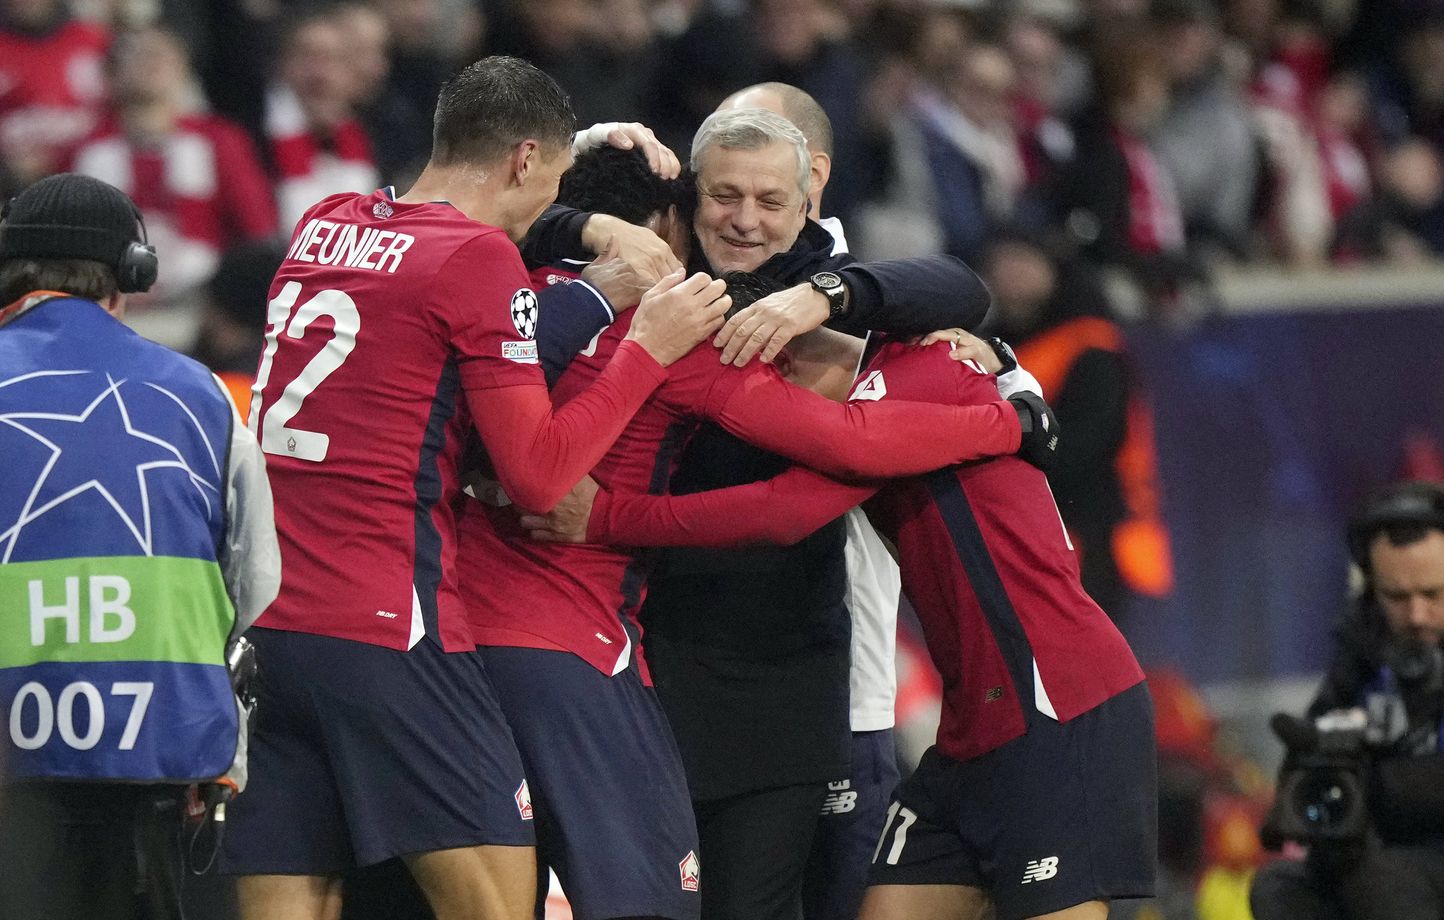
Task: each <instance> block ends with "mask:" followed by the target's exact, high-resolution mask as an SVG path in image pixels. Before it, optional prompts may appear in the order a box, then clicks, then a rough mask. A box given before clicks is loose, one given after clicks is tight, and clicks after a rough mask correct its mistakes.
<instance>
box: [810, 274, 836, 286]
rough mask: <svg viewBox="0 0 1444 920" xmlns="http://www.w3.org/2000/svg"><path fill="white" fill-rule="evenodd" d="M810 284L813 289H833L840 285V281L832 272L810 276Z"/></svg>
mask: <svg viewBox="0 0 1444 920" xmlns="http://www.w3.org/2000/svg"><path fill="white" fill-rule="evenodd" d="M812 283H813V285H814V286H815V287H820V288H835V287H839V286H841V284H842V279H841V278H839V277H838V276H837V275H835V274H833V273H832V272H818V273H817V274H815V275H813V276H812Z"/></svg>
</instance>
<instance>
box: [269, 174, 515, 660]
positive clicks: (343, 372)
mask: <svg viewBox="0 0 1444 920" xmlns="http://www.w3.org/2000/svg"><path fill="white" fill-rule="evenodd" d="M493 282H494V283H495V284H498V285H500V288H501V289H503V290H504V289H506V288H507V287H508V286H509V287H510V290H505V293H503V294H500V295H498V294H497V291H496V290H492V289H491V288H490V284H491V283H493ZM524 283H525V274H524V269H523V268H522V265H521V260H520V256H519V255H518V254H517V252H516V248H515V247H514V246H513V245H512V244H511V243H510V241H509V240H507V239H506V237H505V235H504V234H503V233H502V231H500V230H498V229H496V228H492V227H487V226H485V225H482V224H479V223H477V222H475V221H472V220H470V219H468V218H467V217H465V216H464V215H463V214H461V213H460V212H459V211H457V210H456V209H455V208H453V207H452V206H451V205H449V204H446V203H444V202H432V203H424V204H403V203H401V202H397V201H394V200H391V199H390V197H389V195H388V194H387V193H385V192H376V193H373V194H370V195H355V194H345V195H336V196H332V197H330V198H327V199H325V200H324V201H322V202H320V203H318V204H317V205H315V206H314V207H313V208H312V209H311V210H310V211H308V212H307V213H306V215H305V216H304V217H303V218H302V220H301V221H300V222H299V223H298V225H297V230H296V234H295V236H294V237H293V239H292V243H291V246H290V249H289V251H288V253H287V256H286V259H285V261H284V262H283V263H282V265H281V268H280V270H279V271H278V272H277V275H276V278H275V280H274V282H273V283H272V286H271V290H270V305H269V309H268V312H267V323H268V325H267V329H266V343H265V349H264V351H263V353H262V357H261V364H260V369H259V372H258V375H257V380H256V384H255V387H254V390H253V393H254V397H253V402H252V407H251V415H250V421H249V423H250V425H251V427H252V429H253V430H255V431H256V432H257V434H258V436H259V438H260V441H261V445H262V448H263V449H264V451H265V452H266V454H267V461H268V470H269V473H270V478H271V483H272V488H273V490H274V492H275V498H276V525H277V531H278V534H279V536H280V540H281V550H282V565H283V575H282V577H283V584H282V588H281V594H280V596H279V597H278V598H277V600H276V602H275V603H274V604H273V605H272V606H271V608H270V609H269V610H268V611H267V612H266V614H265V615H264V616H263V618H262V619H261V620H260V621H259V625H261V626H269V627H274V628H281V629H291V630H298V631H302V632H314V633H321V634H326V635H334V636H339V637H343V638H350V639H357V640H360V641H366V642H372V643H376V644H381V645H387V646H391V647H394V648H407V647H410V646H411V645H414V644H415V642H416V641H417V640H418V639H419V638H420V636H421V635H422V634H423V633H424V634H429V635H431V636H432V637H433V638H434V639H437V640H438V641H442V642H443V644H444V647H446V648H448V649H456V648H465V647H469V645H470V642H469V635H468V632H467V630H466V628H465V623H464V617H463V616H462V614H461V610H460V603H459V600H458V598H457V596H456V588H455V579H454V575H453V574H452V573H453V564H452V562H453V558H454V544H455V535H454V523H453V520H452V511H451V507H450V502H451V499H452V497H453V496H454V493H455V491H456V488H457V473H456V467H457V459H458V453H459V440H460V438H459V436H460V434H461V431H462V430H463V427H464V426H465V425H466V424H467V423H468V419H469V416H468V415H467V413H466V412H465V411H464V399H463V395H462V388H461V383H462V378H463V377H467V378H468V380H472V379H475V377H476V375H477V374H478V371H477V370H476V368H475V367H472V368H466V367H464V365H465V364H466V363H467V362H468V361H469V360H470V359H472V357H473V356H474V355H475V354H478V353H480V352H481V350H482V348H483V345H482V344H481V340H480V338H479V332H478V330H477V329H475V328H472V327H471V322H472V319H471V317H470V316H469V311H468V310H467V309H466V306H467V305H468V304H473V303H474V304H477V305H480V304H481V303H482V302H483V301H484V300H485V299H486V298H488V297H491V298H492V299H495V298H496V297H497V296H500V297H501V299H502V300H503V301H505V299H506V297H507V296H508V295H510V294H511V292H512V290H515V289H516V288H517V287H518V286H519V285H524ZM462 285H470V286H471V287H472V288H473V289H472V290H469V291H468V290H462V289H460V286H462ZM528 293H529V292H528ZM496 309H498V308H493V311H495V310H496ZM499 309H501V310H503V311H504V310H505V307H504V306H502V307H500V308H499ZM521 325H522V323H520V322H518V323H517V326H518V330H520V327H521ZM516 338H518V339H523V341H520V342H507V343H500V346H501V347H500V349H498V350H500V351H502V352H503V353H504V352H505V349H506V348H507V347H510V348H511V349H512V354H510V355H505V356H506V357H510V358H512V360H514V361H521V362H530V363H534V362H535V343H534V342H529V341H525V339H526V338H527V337H526V336H524V335H521V334H520V333H519V334H518V335H517V336H516ZM490 344H491V346H493V347H495V346H496V345H497V343H490ZM488 366H489V365H488ZM481 373H482V374H483V376H484V374H485V373H486V372H481ZM536 376H537V380H538V381H539V380H540V374H539V373H538V374H537V375H536ZM468 386H471V384H470V383H469V382H468Z"/></svg>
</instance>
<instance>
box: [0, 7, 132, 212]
mask: <svg viewBox="0 0 1444 920" xmlns="http://www.w3.org/2000/svg"><path fill="white" fill-rule="evenodd" d="M109 44H110V35H109V33H108V31H107V30H106V29H105V28H104V27H102V26H98V25H95V24H93V23H87V22H79V21H77V20H75V19H72V18H71V16H70V11H69V8H68V6H67V4H66V3H65V0H0V162H3V163H4V165H5V167H6V170H7V171H8V172H10V173H11V175H12V180H11V181H12V182H13V184H15V185H20V186H23V185H27V184H29V183H30V182H33V181H35V180H36V179H39V178H40V177H41V176H44V175H46V174H47V173H52V172H55V171H56V170H57V169H59V167H60V165H61V160H62V158H63V156H64V154H65V152H66V150H68V149H69V148H70V146H71V145H73V144H74V143H75V142H76V141H79V140H80V139H81V138H83V137H85V136H86V135H87V134H89V133H90V132H91V131H92V130H93V129H94V128H95V124H96V121H97V119H98V118H99V116H100V110H101V106H102V103H103V101H104V96H105V87H104V82H103V80H102V78H101V66H102V60H103V59H104V57H105V49H106V46H107V45H109Z"/></svg>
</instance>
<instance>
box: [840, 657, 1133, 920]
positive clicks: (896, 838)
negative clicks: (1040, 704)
mask: <svg viewBox="0 0 1444 920" xmlns="http://www.w3.org/2000/svg"><path fill="white" fill-rule="evenodd" d="M1157 853H1158V780H1157V753H1156V749H1155V742H1154V737H1153V704H1152V702H1151V701H1150V699H1149V696H1148V688H1147V685H1145V684H1143V683H1139V684H1137V685H1136V686H1134V687H1132V688H1130V689H1128V690H1125V691H1124V692H1123V693H1120V694H1118V695H1117V696H1115V697H1113V698H1111V699H1109V700H1107V701H1105V702H1103V703H1102V704H1100V705H1098V706H1095V707H1094V708H1093V709H1090V710H1089V711H1088V712H1085V713H1083V714H1082V715H1080V716H1078V717H1077V718H1075V719H1072V720H1071V721H1068V722H1065V723H1058V722H1056V721H1054V720H1052V719H1050V718H1048V717H1047V716H1044V715H1042V714H1038V713H1034V714H1032V717H1030V725H1029V728H1028V732H1027V734H1025V735H1023V736H1022V737H1020V738H1015V739H1014V740H1012V741H1009V742H1008V743H1007V744H1005V745H1003V746H1002V747H1000V748H998V749H996V750H993V751H989V752H988V753H986V754H982V755H980V756H978V757H974V758H973V759H971V760H968V761H957V760H953V759H952V758H950V757H946V756H944V755H943V754H941V753H939V752H938V749H937V748H936V747H933V748H929V749H928V751H927V753H926V754H924V755H923V759H922V762H921V763H920V764H919V765H918V769H917V771H916V772H915V773H914V774H913V775H912V776H911V777H909V778H908V779H907V780H906V781H904V782H903V784H902V785H901V786H900V787H899V788H898V792H897V795H896V796H894V798H893V804H892V805H891V806H890V807H889V809H888V815H887V822H886V824H885V825H884V828H883V833H882V837H881V838H880V839H879V840H878V842H877V847H876V849H875V851H874V852H873V860H872V873H871V875H870V877H869V879H868V882H869V884H872V885H967V886H970V887H974V888H981V889H983V890H984V891H986V892H987V893H988V894H989V896H990V897H991V898H992V900H993V903H994V904H995V906H996V909H997V917H998V920H1022V918H1025V917H1036V916H1039V915H1042V914H1048V913H1052V912H1054V911H1059V910H1063V909H1064V908H1068V907H1072V906H1074V905H1076V904H1083V903H1086V902H1088V901H1097V900H1103V901H1110V900H1113V899H1115V898H1138V897H1148V896H1151V895H1152V894H1153V878H1154V872H1155V867H1156V864H1157Z"/></svg>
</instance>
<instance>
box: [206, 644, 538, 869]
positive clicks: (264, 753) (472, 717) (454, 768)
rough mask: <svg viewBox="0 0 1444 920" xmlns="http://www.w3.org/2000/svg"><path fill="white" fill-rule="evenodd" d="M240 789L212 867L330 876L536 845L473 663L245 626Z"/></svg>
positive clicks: (472, 658)
mask: <svg viewBox="0 0 1444 920" xmlns="http://www.w3.org/2000/svg"><path fill="white" fill-rule="evenodd" d="M247 635H248V636H249V637H250V638H251V641H252V642H253V643H255V646H256V662H257V676H256V685H257V694H256V696H257V707H256V724H255V728H254V731H252V733H251V748H250V783H249V785H248V786H247V787H246V791H245V792H243V793H242V794H241V795H240V796H239V797H237V799H236V800H235V801H234V802H233V803H231V805H230V806H229V807H228V808H227V821H226V825H227V830H226V834H225V839H224V843H223V845H222V852H221V867H222V870H223V871H225V872H228V873H232V874H238V875H255V874H267V875H272V874H274V875H334V874H338V873H340V872H342V871H344V870H346V869H348V868H351V867H352V866H366V865H371V864H372V863H378V862H381V861H382V860H384V859H388V858H390V857H393V856H403V855H407V854H412V853H427V852H431V851H433V850H445V849H452V848H455V847H468V846H478V845H481V844H499V845H505V846H532V845H533V842H534V839H535V836H534V834H533V831H532V821H531V816H530V813H529V808H527V807H526V804H527V803H526V801H525V797H526V784H525V780H524V777H523V773H522V767H521V758H520V757H519V755H518V754H517V751H516V745H515V743H514V742H513V741H512V737H511V730H510V728H509V727H508V726H507V724H506V720H505V718H503V716H502V714H501V709H500V707H499V706H498V704H497V701H496V696H495V694H494V693H493V691H492V689H491V685H490V683H489V682H488V681H487V678H486V672H485V670H484V669H483V666H482V662H481V656H480V655H478V654H476V653H475V652H453V653H450V654H448V653H446V652H443V651H442V650H441V649H440V648H438V647H437V646H436V645H435V643H433V642H431V641H430V640H427V639H423V640H422V641H421V642H419V643H417V644H416V647H415V648H413V649H411V650H410V651H407V652H403V651H398V650H395V649H390V648H383V647H381V646H378V645H369V644H367V643H364V642H354V641H352V640H349V639H335V638H331V637H329V636H314V635H310V634H307V633H298V632H283V631H279V630H273V629H252V630H251V631H250V632H248V633H247Z"/></svg>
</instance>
